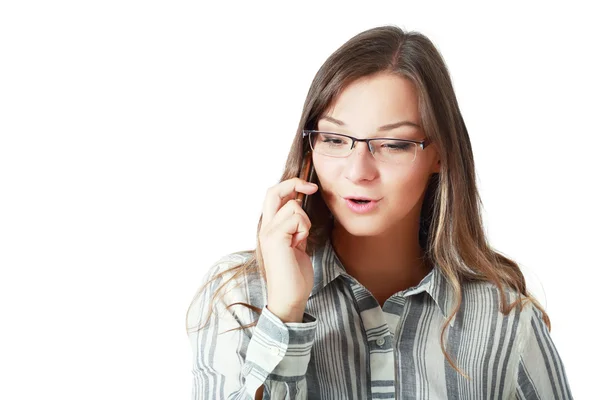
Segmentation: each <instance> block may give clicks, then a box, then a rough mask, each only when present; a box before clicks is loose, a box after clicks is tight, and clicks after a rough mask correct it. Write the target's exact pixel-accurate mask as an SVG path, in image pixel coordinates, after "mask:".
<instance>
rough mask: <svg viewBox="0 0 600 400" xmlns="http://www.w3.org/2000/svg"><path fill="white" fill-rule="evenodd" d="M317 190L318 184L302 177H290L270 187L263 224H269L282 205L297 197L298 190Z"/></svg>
mask: <svg viewBox="0 0 600 400" xmlns="http://www.w3.org/2000/svg"><path fill="white" fill-rule="evenodd" d="M316 191H317V187H316V186H314V185H312V184H309V183H308V182H306V181H305V180H302V179H300V178H292V179H288V180H285V181H283V182H280V183H278V184H277V185H275V186H273V187H271V188H269V190H268V191H267V195H266V196H265V201H264V203H263V211H262V226H266V225H268V224H269V223H270V221H271V220H272V219H273V217H274V216H275V214H276V213H277V211H278V210H279V209H280V208H281V206H282V205H283V204H285V203H287V202H288V201H289V200H290V199H293V198H295V196H296V194H297V193H298V192H302V193H305V194H312V193H315V192H316Z"/></svg>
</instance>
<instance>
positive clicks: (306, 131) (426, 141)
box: [302, 129, 431, 163]
mask: <svg viewBox="0 0 600 400" xmlns="http://www.w3.org/2000/svg"><path fill="white" fill-rule="evenodd" d="M311 133H327V134H330V135H338V136H343V137H346V138H348V139H350V140H352V146H350V152H349V153H348V155H347V156H343V157H334V156H328V157H334V158H346V157H348V156H350V154H352V151H353V150H354V146H355V144H356V142H365V143H366V144H367V147H368V149H369V153H371V155H372V156H373V158H375V154H374V153H373V148H372V147H371V140H382V139H383V140H397V141H399V142H408V143H416V144H417V145H418V146H417V147H420V148H421V150H425V147H427V146H428V145H430V144H431V140H429V139H427V138H426V139H424V140H421V141H419V140H410V139H398V138H385V137H376V138H369V139H358V138H355V137H354V136H350V135H345V134H343V133H337V132H327V131H318V130H314V129H303V130H302V138H305V137H307V136H309V135H310V134H311ZM309 146H310V147H311V149H312V144H311V143H310V140H309ZM312 150H314V149H312ZM416 158H417V153H415V157H414V158H413V160H412V161H411V163H413V162H414V161H415V159H416ZM375 159H376V160H377V161H381V160H379V159H377V158H375ZM384 162H385V161H384Z"/></svg>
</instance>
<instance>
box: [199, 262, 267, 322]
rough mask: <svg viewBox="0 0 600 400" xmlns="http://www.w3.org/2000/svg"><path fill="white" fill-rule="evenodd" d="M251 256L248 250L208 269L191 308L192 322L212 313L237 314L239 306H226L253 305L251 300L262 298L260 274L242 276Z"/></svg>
mask: <svg viewBox="0 0 600 400" xmlns="http://www.w3.org/2000/svg"><path fill="white" fill-rule="evenodd" d="M252 255H253V254H252V253H251V252H249V251H244V252H236V253H230V254H226V255H223V256H222V257H220V258H218V259H217V260H216V261H214V262H213V263H212V264H210V265H209V266H208V268H207V269H206V271H205V272H204V274H203V275H202V278H201V280H200V282H199V285H198V289H197V291H196V294H195V296H194V298H193V299H192V302H191V304H190V306H189V309H188V320H189V321H192V322H198V321H201V320H202V318H203V317H202V316H207V315H213V313H216V314H215V315H218V316H227V315H231V314H232V312H233V314H235V310H237V309H238V306H232V307H231V308H230V309H226V306H227V305H230V304H233V303H236V302H243V303H250V302H251V301H252V299H255V298H261V295H262V289H261V285H260V284H259V283H258V282H259V276H258V275H259V274H255V273H252V272H250V273H248V274H243V273H241V267H242V266H243V265H244V264H245V263H247V262H248V261H250V260H251V258H252ZM236 267H240V268H236ZM257 288H258V289H257ZM255 292H258V294H256V293H255ZM265 293H266V291H265ZM255 302H256V301H255ZM258 306H259V307H260V304H259V305H258Z"/></svg>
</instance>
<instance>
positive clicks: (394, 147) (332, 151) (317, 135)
mask: <svg viewBox="0 0 600 400" xmlns="http://www.w3.org/2000/svg"><path fill="white" fill-rule="evenodd" d="M371 146H372V147H373V151H374V153H375V154H374V156H375V158H376V159H377V160H379V161H383V162H386V163H392V164H400V165H408V164H411V163H412V162H413V161H414V159H415V157H416V155H417V144H416V143H411V142H405V141H402V140H393V139H381V140H371ZM310 147H311V148H312V149H313V150H314V151H315V152H316V153H319V154H323V155H326V156H329V157H347V156H349V155H350V153H351V152H352V139H350V138H347V137H345V136H341V135H337V134H335V133H329V132H312V133H311V134H310Z"/></svg>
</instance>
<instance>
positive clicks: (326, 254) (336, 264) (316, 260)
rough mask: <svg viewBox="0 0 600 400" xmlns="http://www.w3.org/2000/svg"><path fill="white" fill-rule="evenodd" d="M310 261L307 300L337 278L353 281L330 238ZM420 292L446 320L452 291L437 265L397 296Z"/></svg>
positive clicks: (450, 304)
mask: <svg viewBox="0 0 600 400" xmlns="http://www.w3.org/2000/svg"><path fill="white" fill-rule="evenodd" d="M311 261H312V265H313V268H314V285H313V289H312V291H311V293H310V296H309V298H310V297H312V296H314V295H315V294H317V293H318V292H319V291H321V290H323V288H325V287H326V286H327V285H328V284H329V283H331V282H332V281H334V280H335V279H336V278H337V277H339V276H342V277H345V278H347V279H354V278H353V277H352V276H351V275H350V274H348V273H347V272H346V269H345V267H344V265H343V264H342V262H341V261H340V259H339V258H338V256H337V254H336V252H335V249H334V248H333V246H332V244H331V239H330V238H328V239H327V241H326V242H325V245H324V246H322V247H320V248H318V249H316V250H315V252H314V253H313V255H312V256H311ZM421 292H427V293H428V294H429V295H430V296H431V298H432V299H433V300H434V301H435V303H436V304H437V306H438V308H439V309H440V311H441V312H442V314H443V315H444V317H445V318H448V315H450V313H451V312H452V305H453V300H454V298H453V291H452V287H451V286H450V284H449V282H448V280H447V279H446V277H445V276H444V274H443V273H442V271H441V269H440V268H439V266H438V265H437V264H435V265H434V268H433V269H432V270H431V272H429V274H427V275H426V276H425V277H424V278H423V279H422V280H421V282H419V284H417V285H416V286H413V287H410V288H407V289H405V290H402V291H400V292H398V294H400V295H402V296H404V297H407V296H412V295H415V294H418V293H421Z"/></svg>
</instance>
